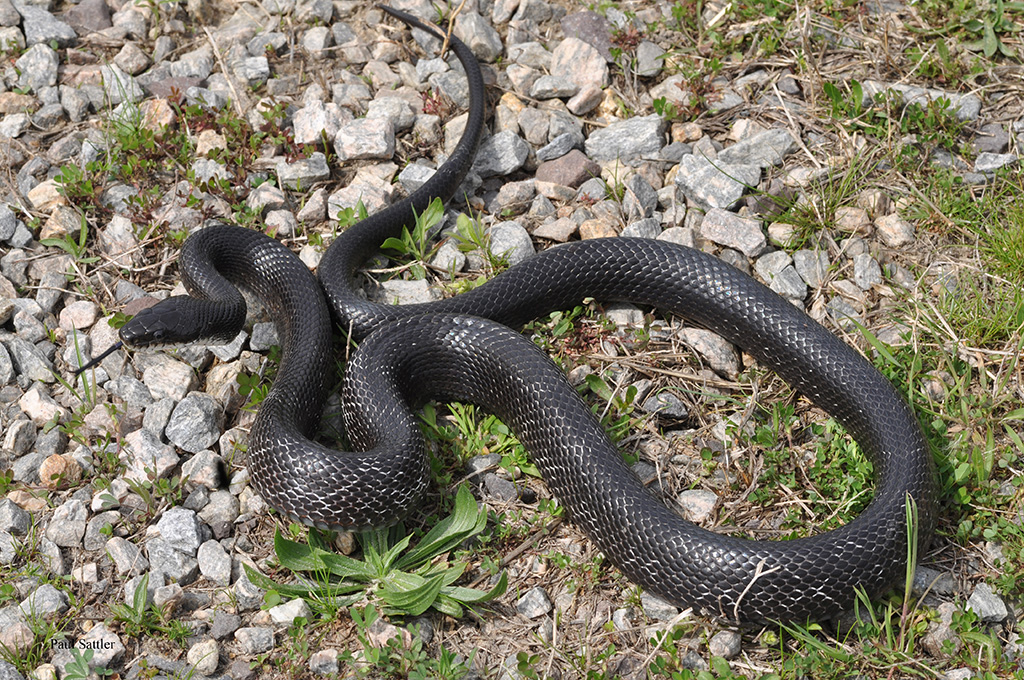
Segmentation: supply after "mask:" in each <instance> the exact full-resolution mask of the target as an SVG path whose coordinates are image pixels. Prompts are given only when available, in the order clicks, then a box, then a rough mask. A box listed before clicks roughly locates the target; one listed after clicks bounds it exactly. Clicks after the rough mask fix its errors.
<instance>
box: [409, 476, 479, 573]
mask: <svg viewBox="0 0 1024 680" xmlns="http://www.w3.org/2000/svg"><path fill="white" fill-rule="evenodd" d="M486 525H487V511H486V510H481V509H480V508H479V507H478V506H477V504H476V499H475V498H473V494H472V492H471V491H470V490H469V487H468V486H466V485H465V484H463V485H462V486H460V487H459V490H458V492H457V493H456V494H455V511H454V512H453V513H452V514H451V515H449V516H448V517H445V518H444V519H443V520H441V521H440V522H438V523H437V524H435V525H434V528H433V529H431V530H430V531H428V532H427V534H426V535H425V536H424V537H423V538H422V539H420V542H419V545H417V546H416V547H415V548H414V549H413V550H412V551H410V552H409V553H408V554H407V555H405V556H404V557H403V558H402V559H400V560H398V561H397V562H396V563H395V565H394V566H395V568H397V569H412V568H415V567H416V566H418V565H419V564H421V563H423V562H427V561H429V560H430V559H432V558H433V557H435V556H437V555H440V554H441V553H443V552H447V551H449V550H451V549H452V548H454V547H455V546H457V545H459V544H460V543H462V542H463V541H464V540H466V539H467V538H469V537H470V536H472V535H473V534H475V533H479V532H480V531H483V528H484V527H485V526H486Z"/></svg>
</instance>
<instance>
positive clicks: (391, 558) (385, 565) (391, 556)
mask: <svg viewBox="0 0 1024 680" xmlns="http://www.w3.org/2000/svg"><path fill="white" fill-rule="evenodd" d="M411 540H412V534H406V535H405V536H403V537H402V539H401V540H399V541H398V542H397V543H395V544H394V545H393V546H391V549H390V550H388V551H387V552H386V553H384V554H383V555H382V556H381V571H382V572H387V571H390V570H391V569H392V568H393V567H394V566H395V561H396V560H397V559H398V556H399V555H400V554H401V553H402V552H403V551H404V550H405V549H406V548H408V547H409V541H411Z"/></svg>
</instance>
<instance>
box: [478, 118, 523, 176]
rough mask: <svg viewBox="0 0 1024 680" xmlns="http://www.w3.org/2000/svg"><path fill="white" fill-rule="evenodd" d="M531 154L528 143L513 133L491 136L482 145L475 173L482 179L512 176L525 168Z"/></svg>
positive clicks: (500, 133)
mask: <svg viewBox="0 0 1024 680" xmlns="http://www.w3.org/2000/svg"><path fill="white" fill-rule="evenodd" d="M529 154H530V147H529V146H527V144H526V142H524V141H523V140H522V138H520V137H519V135H517V134H515V133H514V132H511V131H508V130H506V131H504V132H499V133H497V134H495V135H491V136H490V137H488V138H487V139H485V140H484V141H483V142H481V144H480V148H479V150H478V151H477V155H476V160H474V161H473V172H475V173H477V174H478V175H480V177H482V178H485V179H486V178H487V177H494V176H499V177H502V176H505V175H510V174H512V173H513V172H515V171H516V170H518V169H519V168H521V167H522V166H523V163H525V162H526V159H527V157H528V156H529Z"/></svg>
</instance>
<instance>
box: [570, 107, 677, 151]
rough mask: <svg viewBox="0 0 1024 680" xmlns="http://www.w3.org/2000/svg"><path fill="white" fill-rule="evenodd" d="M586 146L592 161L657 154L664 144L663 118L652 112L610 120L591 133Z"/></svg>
mask: <svg viewBox="0 0 1024 680" xmlns="http://www.w3.org/2000/svg"><path fill="white" fill-rule="evenodd" d="M585 146H586V151H587V156H589V157H590V158H592V159H593V160H595V161H612V160H620V161H630V160H635V159H638V158H647V157H651V158H653V157H656V156H657V154H658V152H659V151H660V150H661V147H663V146H665V119H664V118H662V117H661V116H658V115H654V114H652V115H650V116H638V117H635V118H630V119H628V120H624V121H620V122H617V123H612V124H611V125H609V126H608V127H606V128H601V129H599V130H595V131H593V132H592V133H590V136H589V137H588V138H587V141H586V144H585Z"/></svg>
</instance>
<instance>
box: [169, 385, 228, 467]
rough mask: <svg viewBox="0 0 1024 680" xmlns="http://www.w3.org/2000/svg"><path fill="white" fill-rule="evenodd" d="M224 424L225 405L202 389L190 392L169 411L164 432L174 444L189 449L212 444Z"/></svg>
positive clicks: (196, 450)
mask: <svg viewBox="0 0 1024 680" xmlns="http://www.w3.org/2000/svg"><path fill="white" fill-rule="evenodd" d="M223 426H224V409H223V407H221V405H220V404H219V403H217V400H216V399H214V398H213V397H212V396H210V395H208V394H206V393H205V392H190V393H189V394H188V396H186V397H185V398H184V399H182V400H181V401H180V402H178V405H177V406H175V407H174V411H173V412H171V418H170V420H169V421H168V422H167V427H166V428H165V430H164V432H165V434H166V435H167V439H169V440H170V441H171V442H172V443H173V444H175V445H176V446H178V447H179V448H182V449H184V450H185V451H188V452H189V453H198V452H200V451H202V450H203V449H206V448H208V447H210V446H212V445H213V444H214V443H215V442H216V441H217V440H218V439H219V438H220V433H221V430H222V429H223Z"/></svg>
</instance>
